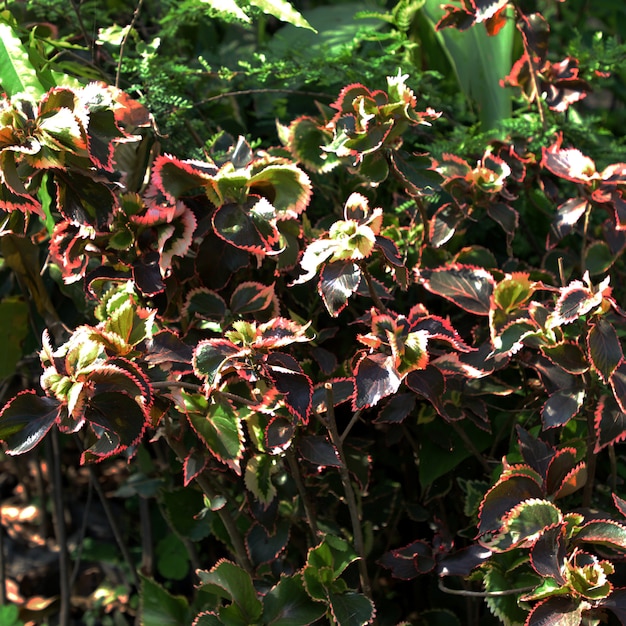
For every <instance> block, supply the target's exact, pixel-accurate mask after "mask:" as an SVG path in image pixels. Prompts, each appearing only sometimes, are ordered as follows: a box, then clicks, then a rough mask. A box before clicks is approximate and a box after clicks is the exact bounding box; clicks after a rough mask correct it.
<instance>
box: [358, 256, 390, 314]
mask: <svg viewBox="0 0 626 626" xmlns="http://www.w3.org/2000/svg"><path fill="white" fill-rule="evenodd" d="M361 272H363V276H364V277H365V282H366V283H367V288H368V290H369V292H370V298H371V299H372V300H373V301H374V304H375V305H376V308H377V309H378V310H379V311H380V312H381V313H387V307H386V306H385V305H384V304H383V303H382V300H381V299H380V298H379V297H378V294H377V293H376V288H375V287H374V283H373V281H372V275H371V274H370V272H369V270H368V269H367V265H365V263H362V264H361Z"/></svg>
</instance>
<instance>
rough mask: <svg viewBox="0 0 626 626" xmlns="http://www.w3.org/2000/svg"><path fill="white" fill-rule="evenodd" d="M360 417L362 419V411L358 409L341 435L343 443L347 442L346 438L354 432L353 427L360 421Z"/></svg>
mask: <svg viewBox="0 0 626 626" xmlns="http://www.w3.org/2000/svg"><path fill="white" fill-rule="evenodd" d="M360 417H361V409H358V410H357V411H355V412H354V415H352V418H351V419H350V421H349V422H348V425H347V426H346V427H345V428H344V431H343V432H342V433H341V437H340V439H341V443H343V442H344V441H345V439H346V437H347V436H348V434H349V433H350V431H351V430H352V427H353V426H354V425H355V424H356V423H357V422H358V421H359V419H360Z"/></svg>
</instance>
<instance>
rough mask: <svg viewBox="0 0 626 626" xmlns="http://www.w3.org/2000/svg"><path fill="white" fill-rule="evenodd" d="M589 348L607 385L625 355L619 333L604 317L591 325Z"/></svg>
mask: <svg viewBox="0 0 626 626" xmlns="http://www.w3.org/2000/svg"><path fill="white" fill-rule="evenodd" d="M587 348H588V350H589V358H590V359H591V362H592V363H593V366H594V368H595V369H596V371H597V372H598V374H599V375H600V378H602V380H603V381H604V382H605V383H607V382H608V380H609V378H610V377H611V375H612V374H613V372H614V371H615V368H616V367H617V366H618V364H619V363H620V361H621V360H622V359H623V358H624V355H623V353H622V346H621V345H620V341H619V337H618V336H617V331H616V330H615V328H614V327H613V325H612V324H610V323H609V322H607V321H606V320H605V319H604V318H603V317H600V318H598V319H597V320H596V323H595V324H592V325H591V330H590V331H589V333H588V335H587Z"/></svg>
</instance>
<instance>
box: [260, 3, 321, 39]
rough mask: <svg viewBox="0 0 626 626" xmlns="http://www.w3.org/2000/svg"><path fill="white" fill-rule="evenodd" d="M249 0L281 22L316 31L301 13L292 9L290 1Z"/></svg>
mask: <svg viewBox="0 0 626 626" xmlns="http://www.w3.org/2000/svg"><path fill="white" fill-rule="evenodd" d="M249 2H250V4H251V5H252V6H255V7H258V8H259V9H261V11H263V13H267V14H268V15H273V16H274V17H275V18H276V19H279V20H281V21H282V22H288V23H289V24H293V25H294V26H297V27H298V28H308V29H309V30H312V31H313V32H317V31H316V30H315V29H314V28H313V26H311V24H309V23H308V22H307V21H306V20H305V19H304V17H303V16H302V14H301V13H299V12H298V11H296V9H294V7H293V6H292V5H291V2H287V0H249Z"/></svg>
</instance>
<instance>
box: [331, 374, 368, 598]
mask: <svg viewBox="0 0 626 626" xmlns="http://www.w3.org/2000/svg"><path fill="white" fill-rule="evenodd" d="M324 388H325V389H326V414H327V425H328V432H329V434H330V439H331V441H332V443H333V445H334V446H335V448H336V449H337V455H338V456H339V462H340V465H339V476H340V477H341V483H342V485H343V491H344V494H345V496H346V504H347V505H348V511H349V512H350V521H351V522H352V533H353V535H354V547H355V548H356V551H357V554H358V555H359V560H358V566H359V577H360V579H361V588H362V589H363V593H364V594H365V595H366V596H367V597H368V598H369V599H370V600H372V586H371V584H370V579H369V574H368V572H367V562H366V560H365V544H364V542H363V532H362V530H361V520H360V516H359V511H358V507H357V503H356V496H355V494H354V489H353V488H352V481H351V480H350V472H349V471H348V466H347V465H346V456H345V454H344V451H343V442H342V441H341V437H340V436H339V431H338V430H337V421H336V420H335V404H334V398H333V386H332V384H331V383H325V385H324Z"/></svg>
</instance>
